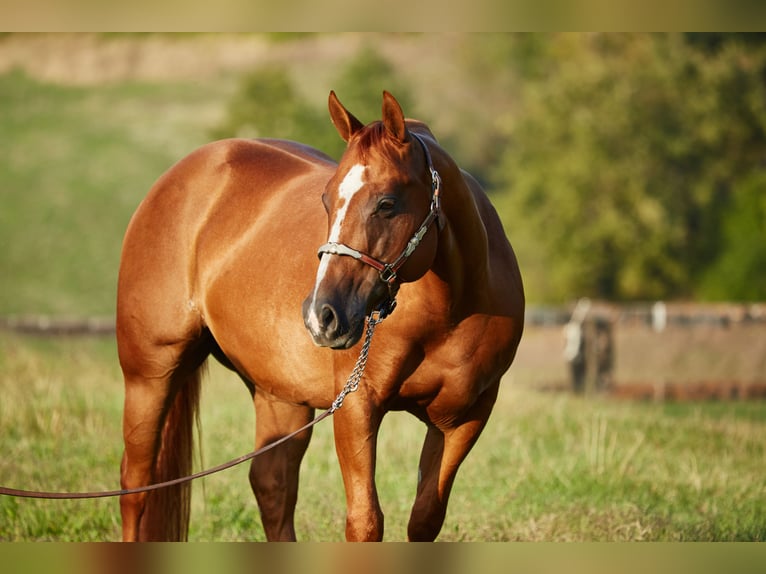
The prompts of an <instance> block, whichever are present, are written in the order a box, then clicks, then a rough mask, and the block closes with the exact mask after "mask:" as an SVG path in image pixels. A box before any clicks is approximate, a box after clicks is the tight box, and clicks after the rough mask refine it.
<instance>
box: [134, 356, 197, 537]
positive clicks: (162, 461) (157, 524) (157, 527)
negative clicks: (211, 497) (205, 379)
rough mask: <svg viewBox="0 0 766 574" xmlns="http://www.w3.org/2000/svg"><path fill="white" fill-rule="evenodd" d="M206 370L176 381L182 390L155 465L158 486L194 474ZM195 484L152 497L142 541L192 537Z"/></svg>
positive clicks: (143, 520) (163, 490) (143, 521)
mask: <svg viewBox="0 0 766 574" xmlns="http://www.w3.org/2000/svg"><path fill="white" fill-rule="evenodd" d="M203 372H204V368H203V367H200V368H198V369H196V370H194V371H192V372H191V373H190V374H188V375H186V376H185V377H183V379H182V380H178V381H176V383H180V384H178V385H177V386H178V390H177V391H176V393H175V397H174V398H173V402H172V404H171V406H170V409H169V411H168V413H167V415H166V418H165V423H164V426H163V429H162V435H161V438H160V445H159V451H158V453H157V458H156V460H155V463H154V473H153V475H154V476H153V478H154V482H155V483H157V482H164V481H166V480H173V479H174V478H180V477H182V476H188V475H190V474H191V473H192V462H193V455H194V434H195V426H196V428H197V429H199V428H200V421H199V400H200V389H201V381H202V375H203ZM190 511H191V482H185V483H183V484H178V485H175V486H168V487H165V488H160V489H158V490H152V491H150V492H149V493H148V495H147V499H146V506H145V510H144V514H143V516H142V518H141V536H140V538H141V539H142V540H148V541H151V540H155V541H185V540H186V539H187V537H188V534H189V514H190Z"/></svg>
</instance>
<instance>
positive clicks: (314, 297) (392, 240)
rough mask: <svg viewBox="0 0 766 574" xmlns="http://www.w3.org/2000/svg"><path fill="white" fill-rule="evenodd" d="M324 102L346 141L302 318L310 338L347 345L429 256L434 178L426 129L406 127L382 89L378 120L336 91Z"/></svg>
mask: <svg viewBox="0 0 766 574" xmlns="http://www.w3.org/2000/svg"><path fill="white" fill-rule="evenodd" d="M329 109H330V116H331V118H332V121H333V123H334V124H335V127H336V129H337V130H338V133H339V134H340V136H341V137H342V138H343V139H344V140H345V141H346V142H347V144H348V145H347V148H346V151H345V152H344V154H343V156H342V157H341V159H340V162H339V164H338V169H337V170H336V172H335V174H334V175H333V177H332V178H331V179H330V180H329V182H328V183H327V186H326V187H325V190H324V193H323V195H322V203H323V204H324V208H325V210H326V212H327V218H328V229H329V231H328V239H327V243H325V244H324V245H323V246H322V247H320V248H319V257H320V263H319V269H318V271H317V275H316V281H315V283H314V289H313V291H312V292H311V293H310V294H309V296H308V297H307V298H306V300H305V301H304V304H303V319H304V322H305V324H306V327H307V329H308V330H309V332H310V333H311V336H312V337H313V340H314V343H316V344H317V345H319V346H324V347H331V348H334V349H346V348H349V347H352V346H353V345H355V344H356V343H357V342H358V341H359V339H360V338H361V335H362V332H363V330H364V321H365V317H366V316H367V315H369V314H370V313H371V312H373V311H374V310H376V309H391V308H392V307H393V305H392V304H393V301H394V297H395V296H396V293H397V292H398V289H399V286H400V284H401V283H404V282H409V281H416V280H417V279H419V278H420V277H422V276H423V275H424V274H425V273H426V272H427V271H428V269H429V268H430V267H431V265H432V264H433V261H434V258H435V256H436V249H437V236H438V232H437V231H436V230H434V229H433V227H434V226H433V225H432V224H433V223H435V222H438V221H439V181H440V180H439V175H438V173H437V172H436V171H435V170H434V168H433V164H432V162H431V156H430V152H429V151H428V147H427V144H426V141H425V139H424V136H423V135H418V134H417V133H415V132H414V131H410V129H409V127H411V124H409V122H407V121H405V118H404V114H403V113H402V109H401V107H400V105H399V103H398V102H397V101H396V99H394V97H393V96H392V95H391V94H389V93H388V92H384V93H383V116H382V120H380V121H376V122H372V123H370V124H368V125H366V126H365V125H363V124H362V123H361V122H360V121H359V120H358V119H357V118H356V117H355V116H354V115H353V114H351V113H350V112H349V111H348V110H347V109H346V108H345V107H344V106H343V105H342V104H341V103H340V101H339V100H338V98H337V97H336V96H335V93H334V92H331V93H330V99H329ZM344 256H345V257H344Z"/></svg>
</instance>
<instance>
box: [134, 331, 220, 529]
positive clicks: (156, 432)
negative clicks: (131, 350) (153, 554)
mask: <svg viewBox="0 0 766 574" xmlns="http://www.w3.org/2000/svg"><path fill="white" fill-rule="evenodd" d="M125 354H126V353H125V352H123V353H122V354H121V362H122V364H123V373H124V377H125V406H124V413H123V438H124V442H125V450H124V453H123V458H122V465H121V483H122V488H124V489H130V488H136V487H141V486H146V485H149V484H152V483H156V482H163V481H165V480H170V479H173V478H178V477H180V476H184V475H187V474H189V473H190V472H191V466H192V453H193V439H194V424H195V422H196V420H197V411H198V405H199V393H200V382H201V375H202V369H201V367H202V364H203V363H204V360H205V357H206V352H205V351H204V350H203V348H202V347H201V346H200V345H199V344H197V345H193V346H189V345H188V344H186V345H182V344H178V345H175V346H168V345H161V346H157V347H155V348H152V349H151V352H150V351H149V349H148V348H146V347H145V348H144V349H143V352H142V353H141V354H140V355H139V356H140V360H139V359H136V360H129V359H126V358H125ZM190 495H191V489H190V485H189V483H186V484H182V485H177V486H172V487H167V488H163V489H159V490H154V491H151V492H149V493H141V494H130V495H124V496H122V497H121V498H120V510H121V514H122V529H123V540H124V541H135V540H142V541H148V540H184V539H186V536H187V532H188V521H189V502H190Z"/></svg>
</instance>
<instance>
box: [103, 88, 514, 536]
mask: <svg viewBox="0 0 766 574" xmlns="http://www.w3.org/2000/svg"><path fill="white" fill-rule="evenodd" d="M329 109H330V116H331V118H332V120H333V123H334V124H335V127H336V128H337V130H338V132H339V133H340V135H341V137H342V138H343V139H344V140H345V141H346V142H347V144H348V145H347V148H346V151H345V152H344V154H343V156H342V157H341V159H340V162H339V163H337V164H336V163H335V162H334V161H333V160H332V159H330V158H329V157H327V156H326V155H324V154H322V153H321V152H319V151H317V150H315V149H312V148H310V147H307V146H305V145H301V144H298V143H294V142H288V141H282V140H269V139H259V140H243V139H230V140H223V141H218V142H214V143H211V144H208V145H206V146H204V147H202V148H200V149H198V150H196V151H194V152H192V153H191V154H190V155H188V156H187V157H185V158H184V159H182V160H181V161H179V162H178V163H177V164H176V165H174V166H173V167H172V168H170V169H169V170H168V171H167V172H166V173H165V174H164V175H163V176H162V177H161V178H160V179H159V180H158V181H157V183H156V184H155V185H154V186H153V188H152V189H151V190H150V192H149V194H148V195H147V197H146V198H145V199H144V200H143V202H142V203H141V205H140V206H139V207H138V209H137V211H136V213H135V214H134V216H133V218H132V220H131V222H130V224H129V226H128V230H127V232H126V235H125V240H124V244H123V251H122V260H121V265H120V273H119V285H118V301H117V341H118V350H119V357H120V364H121V366H122V371H123V374H124V379H125V410H124V417H123V433H124V441H125V451H124V455H123V460H122V467H121V479H122V486H123V488H126V489H128V488H135V487H140V486H144V485H148V484H152V483H155V482H160V481H163V480H167V479H172V478H176V477H179V476H184V475H186V474H188V473H189V472H190V471H191V460H192V446H193V444H192V443H193V440H192V439H193V434H194V433H193V425H194V421H195V417H196V412H197V408H198V404H199V389H200V372H201V367H202V365H203V363H204V362H205V361H206V359H207V357H208V356H209V355H211V354H212V355H213V356H214V357H215V358H216V359H218V360H219V361H220V362H221V363H223V364H224V365H226V366H227V367H228V368H230V369H232V370H234V371H235V372H237V373H238V374H239V376H240V377H241V378H242V380H243V381H244V382H245V384H246V385H247V387H248V388H249V390H250V392H251V394H252V397H253V403H254V407H255V426H256V447H261V446H263V445H266V444H269V443H271V442H272V441H274V440H276V439H279V438H280V437H284V436H286V435H288V434H289V433H291V432H293V431H295V430H297V429H300V428H301V427H302V426H304V425H306V424H307V423H308V422H309V421H311V420H312V419H313V417H314V413H315V410H316V409H327V408H328V407H330V405H331V404H332V402H333V400H334V399H335V397H336V396H337V395H338V393H339V392H340V391H341V390H342V389H343V388H344V385H345V384H346V378H347V377H348V375H349V373H350V372H351V370H352V368H353V367H354V363H355V360H356V359H357V356H358V355H359V350H358V349H359V345H360V339H361V337H362V334H363V332H364V325H365V319H366V318H367V317H369V316H370V315H371V313H373V312H375V311H376V310H379V311H381V312H388V311H390V310H391V309H392V308H393V303H394V301H395V302H396V309H395V312H393V314H392V315H391V317H390V318H388V319H386V321H385V322H383V323H381V324H380V326H379V327H377V331H376V332H375V344H374V346H373V348H372V350H371V352H370V355H369V359H368V363H367V369H366V371H365V373H364V378H363V380H362V381H361V384H360V385H359V387H358V390H357V391H356V393H354V394H353V395H350V396H349V397H347V399H346V400H345V402H344V404H343V407H342V408H340V409H339V410H337V411H336V412H335V413H334V415H333V417H332V420H333V425H334V436H335V447H336V453H337V457H338V461H339V463H340V469H341V472H342V476H343V481H344V485H345V489H346V502H347V514H346V532H345V534H346V538H347V539H348V540H380V539H382V537H383V513H382V511H381V507H380V504H379V502H378V496H377V491H376V486H375V465H376V443H377V436H378V430H379V427H380V424H381V421H382V420H383V416H384V415H385V413H386V412H388V411H391V410H405V411H408V412H410V413H412V414H413V415H415V416H416V417H418V418H419V419H420V420H421V421H423V422H424V423H425V425H426V428H427V430H426V434H425V441H424V444H423V448H422V453H421V456H420V463H419V468H418V469H417V470H415V469H413V472H417V473H418V483H417V491H416V493H415V501H414V504H413V507H412V511H411V515H410V519H409V524H408V530H407V532H408V538H409V539H410V540H433V539H435V538H436V536H437V535H438V533H439V531H440V529H441V526H442V524H443V522H444V518H445V514H446V510H447V500H448V498H449V494H450V490H451V487H452V484H453V481H454V479H455V474H456V472H457V470H458V467H459V466H460V464H461V463H462V461H463V459H464V458H465V456H466V455H467V454H468V452H469V451H470V449H471V447H472V446H473V445H474V443H475V442H476V440H477V438H478V437H479V435H480V433H481V431H482V429H483V428H484V426H485V424H486V422H487V419H488V417H489V415H490V412H491V410H492V407H493V405H494V403H495V399H496V396H497V393H498V387H499V384H500V380H501V377H502V376H503V374H504V373H505V371H506V370H507V369H508V367H509V366H510V364H511V362H512V361H513V358H514V355H515V353H516V348H517V346H518V344H519V340H520V338H521V334H522V328H523V322H524V294H523V288H522V282H521V276H520V273H519V269H518V265H517V262H516V258H515V255H514V253H513V250H512V248H511V246H510V244H509V243H508V241H507V239H506V236H505V233H504V231H503V228H502V226H501V223H500V220H499V219H498V216H497V214H496V213H495V210H494V209H493V207H492V206H491V204H490V202H489V200H488V199H487V196H486V195H485V193H484V192H483V191H482V189H481V188H480V186H479V184H478V183H477V182H476V180H474V179H473V178H472V177H471V176H470V175H469V174H467V173H466V172H464V171H462V170H461V169H460V168H458V166H457V165H456V164H455V162H454V161H453V160H452V159H451V158H450V156H449V155H448V154H447V153H446V152H445V151H444V150H443V149H442V148H441V147H440V146H439V144H438V143H437V141H436V139H435V138H434V136H433V135H432V134H431V132H430V130H429V129H428V128H427V127H426V125H425V124H423V123H421V122H418V121H415V120H409V119H407V120H405V118H404V115H403V113H402V110H401V107H400V106H399V104H398V103H397V101H396V100H395V99H394V97H393V96H391V95H390V94H388V93H386V92H384V94H383V115H382V121H376V122H373V123H370V124H368V125H363V124H362V123H361V122H360V121H359V120H358V119H357V118H356V117H354V115H353V114H351V113H350V112H349V111H348V110H346V109H345V108H344V107H343V105H342V104H341V103H340V102H339V100H338V99H337V97H336V96H335V94H334V93H331V94H330V98H329ZM317 250H318V251H319V259H317ZM310 438H311V430H310V428H309V429H307V430H305V431H302V432H300V433H299V434H297V435H296V436H295V437H293V438H291V439H290V440H288V441H286V442H284V443H283V444H280V445H279V446H277V447H275V448H274V449H272V450H269V451H267V452H265V453H264V454H263V455H261V456H258V457H256V458H254V459H253V461H252V463H251V470H250V483H251V486H252V489H253V492H254V494H255V497H256V500H257V503H258V506H259V509H260V511H261V517H262V521H263V527H264V530H265V533H266V536H267V538H268V539H269V540H294V539H295V530H294V526H293V523H294V520H293V519H294V511H295V505H296V500H297V495H298V475H299V468H300V463H301V459H302V458H303V455H304V453H305V451H306V448H307V447H308V444H309V440H310ZM189 498H190V487H189V484H188V483H187V484H183V485H177V486H172V487H168V488H163V489H160V490H156V491H152V492H150V493H141V494H128V495H124V496H122V497H121V500H120V504H121V511H122V526H123V539H124V540H183V539H186V537H187V532H188V521H189Z"/></svg>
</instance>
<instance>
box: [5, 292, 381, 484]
mask: <svg viewBox="0 0 766 574" xmlns="http://www.w3.org/2000/svg"><path fill="white" fill-rule="evenodd" d="M394 305H395V301H391V302H389V303H388V308H381V309H377V310H375V311H373V312H372V313H370V315H369V316H368V317H367V329H366V331H365V335H364V342H363V343H362V349H361V351H360V352H359V358H357V360H356V364H355V365H354V370H353V371H351V374H350V375H349V377H348V380H347V381H346V384H345V386H344V387H343V389H342V390H341V392H340V393H339V394H338V396H337V397H336V398H335V400H334V401H333V402H332V406H331V407H330V408H329V409H327V410H326V411H325V412H323V413H322V414H321V415H319V416H318V417H316V418H315V419H314V420H312V421H311V422H309V423H308V424H306V425H304V426H302V427H301V428H299V429H298V430H296V431H293V432H291V433H290V434H288V435H286V436H283V437H282V438H280V439H277V440H275V441H274V442H272V443H269V444H267V445H266V446H263V447H261V448H259V449H258V450H254V451H253V452H251V453H249V454H245V455H243V456H240V457H238V458H235V459H232V460H230V461H229V462H225V463H223V464H220V465H218V466H215V467H213V468H209V469H207V470H203V471H200V472H197V473H195V474H191V475H189V476H184V477H181V478H176V479H173V480H168V481H165V482H158V483H156V484H150V485H148V486H141V487H138V488H128V489H122V490H107V491H99V492H42V491H36V490H19V489H16V488H7V487H5V486H0V495H4V496H15V497H19V498H46V499H80V498H107V497H111V496H123V495H126V494H138V493H141V492H148V491H150V490H157V489H160V488H166V487H168V486H174V485H177V484H182V483H185V482H191V481H192V480H195V479H197V478H202V477H203V476H208V475H210V474H214V473H216V472H221V471H222V470H227V469H229V468H232V467H233V466H237V465H238V464H242V463H243V462H245V461H247V460H251V459H253V458H255V457H256V456H258V455H259V454H262V453H264V452H266V451H267V450H271V449H272V448H274V447H275V446H277V445H280V444H282V443H283V442H286V441H288V440H290V439H291V438H293V437H294V436H295V435H297V434H299V433H301V432H303V431H305V430H307V429H309V428H311V427H313V426H314V425H315V424H317V423H318V422H319V421H321V420H324V419H326V418H327V417H328V416H330V415H332V414H333V413H334V412H335V411H337V410H338V409H339V408H341V406H343V401H344V399H345V398H346V395H348V394H349V393H353V392H354V391H356V390H357V389H358V388H359V381H361V380H362V375H364V369H365V367H366V366H367V355H368V354H369V352H370V342H371V341H372V335H373V333H374V332H375V327H377V325H378V323H380V322H382V321H383V319H385V318H386V317H387V316H388V314H389V313H390V312H391V311H392V310H393V307H394Z"/></svg>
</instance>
